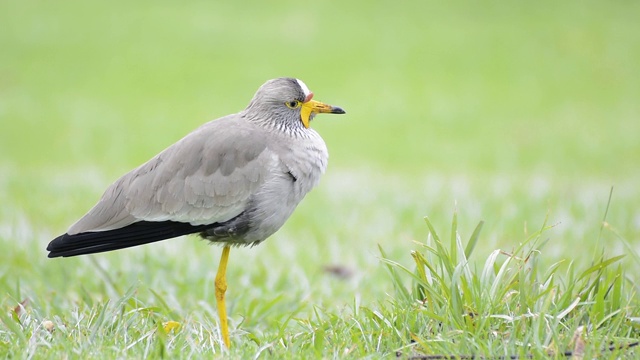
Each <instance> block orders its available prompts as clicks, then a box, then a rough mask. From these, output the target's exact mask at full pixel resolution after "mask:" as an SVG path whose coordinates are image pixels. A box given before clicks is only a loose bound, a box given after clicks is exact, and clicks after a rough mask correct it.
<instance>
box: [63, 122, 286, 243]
mask: <svg viewBox="0 0 640 360" xmlns="http://www.w3.org/2000/svg"><path fill="white" fill-rule="evenodd" d="M279 169H280V167H279V158H278V156H277V155H276V154H275V153H274V152H273V151H272V150H271V149H269V147H268V146H267V141H266V139H265V138H264V135H259V134H258V133H257V132H256V129H255V128H254V127H253V125H252V124H250V123H247V122H246V121H244V120H243V119H242V118H239V117H237V116H236V115H231V116H228V117H225V118H222V119H220V120H216V121H212V122H209V123H207V124H205V125H203V126H201V127H200V128H198V129H196V130H195V131H194V132H192V133H191V134H189V135H187V136H186V137H184V138H183V139H182V140H180V141H178V142H177V143H175V144H174V145H172V146H170V147H169V148H167V149H166V150H164V151H163V152H161V153H160V154H158V155H157V156H156V157H154V158H152V159H151V160H149V161H148V162H147V163H145V164H143V165H141V166H140V167H138V168H136V169H134V170H132V171H131V172H129V173H127V174H125V175H124V176H123V177H121V178H120V179H118V180H117V181H116V182H115V183H113V184H112V185H111V186H110V187H109V188H108V189H107V190H106V191H105V193H104V195H103V196H102V198H101V199H100V201H99V202H98V204H96V206H94V207H93V208H92V209H91V210H90V211H89V212H88V213H87V214H86V215H85V216H84V217H83V218H81V219H80V220H79V221H78V222H76V223H75V224H73V225H72V226H71V227H70V228H69V231H68V233H69V234H76V233H81V232H87V231H94V232H95V231H106V230H112V229H117V228H120V227H123V226H127V225H129V224H132V223H135V222H139V221H175V222H184V223H190V224H191V225H203V224H212V223H216V222H224V221H227V220H229V219H232V218H234V217H236V216H238V215H239V214H240V213H242V212H243V211H244V210H245V209H246V207H247V206H248V204H249V201H250V200H251V197H252V195H253V194H255V193H256V192H257V191H258V189H260V187H261V186H262V185H263V184H264V183H265V182H266V181H268V179H269V178H270V176H273V172H274V171H276V170H279Z"/></svg>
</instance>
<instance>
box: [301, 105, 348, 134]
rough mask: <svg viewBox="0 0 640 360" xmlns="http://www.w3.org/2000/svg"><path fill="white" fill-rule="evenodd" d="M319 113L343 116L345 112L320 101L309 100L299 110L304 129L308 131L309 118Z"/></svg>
mask: <svg viewBox="0 0 640 360" xmlns="http://www.w3.org/2000/svg"><path fill="white" fill-rule="evenodd" d="M319 113H329V114H345V113H346V112H345V111H344V110H342V109H341V108H339V107H337V106H331V105H327V104H324V103H321V102H320V101H315V100H309V101H307V102H305V103H302V108H301V109H300V118H301V120H302V124H303V125H304V127H306V128H307V129H308V128H309V122H311V118H312V117H313V116H315V115H316V114H319Z"/></svg>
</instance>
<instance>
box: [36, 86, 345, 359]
mask: <svg viewBox="0 0 640 360" xmlns="http://www.w3.org/2000/svg"><path fill="white" fill-rule="evenodd" d="M312 97H313V93H312V92H311V91H309V88H308V87H307V86H306V85H305V84H304V83H303V82H302V81H301V80H298V79H293V78H278V79H273V80H269V81H267V82H266V83H265V84H263V85H262V86H261V87H260V88H259V89H258V91H257V92H256V93H255V95H254V97H253V99H252V100H251V102H249V105H248V106H247V107H246V109H244V110H243V111H241V112H239V113H237V114H232V115H228V116H225V117H222V118H220V119H217V120H213V121H210V122H208V123H205V124H204V125H202V126H200V127H199V128H198V129H196V130H195V131H193V132H192V133H190V134H188V135H187V136H185V137H184V138H182V139H181V140H179V141H178V142H177V143H175V144H173V145H171V146H170V147H168V148H167V149H165V150H164V151H162V152H161V153H160V154H158V155H156V156H155V157H154V158H152V159H151V160H149V161H147V162H146V163H144V164H142V165H141V166H139V167H138V168H136V169H134V170H132V171H130V172H129V173H127V174H125V175H124V176H122V177H121V178H120V179H118V180H116V182H114V183H113V184H112V185H111V186H109V187H108V188H107V190H106V191H105V193H104V194H103V195H102V198H101V199H100V200H99V201H98V203H97V204H96V205H95V206H94V207H93V208H92V209H91V210H89V212H88V213H87V214H86V215H84V216H83V217H82V218H81V219H80V220H78V221H77V222H76V223H75V224H73V225H71V227H70V228H69V230H68V231H67V232H66V233H65V234H63V235H61V236H59V237H57V238H55V239H54V240H52V241H51V242H50V243H49V245H48V247H47V250H48V251H49V257H60V256H62V257H67V256H76V255H84V254H92V253H99V252H104V251H112V250H118V249H123V248H127V247H132V246H137V245H143V244H147V243H151V242H156V241H160V240H165V239H170V238H174V237H177V236H181V235H187V234H198V235H199V236H200V237H202V238H204V239H206V240H209V241H211V242H214V243H223V245H224V248H223V251H222V257H221V259H220V265H219V267H218V273H217V276H216V280H215V285H216V286H215V289H216V300H217V305H218V313H219V316H220V329H221V335H222V338H223V341H224V343H225V345H226V346H227V348H229V347H230V340H229V331H228V326H227V316H226V307H225V303H224V293H225V291H226V288H227V284H226V275H225V274H226V266H227V260H228V257H229V250H230V246H242V245H257V244H259V243H260V242H262V241H264V240H265V239H266V238H268V237H269V236H271V235H272V234H273V233H275V232H276V231H277V230H278V229H279V228H280V227H281V226H282V225H283V224H284V223H285V221H286V220H287V219H288V218H289V216H290V215H291V213H292V212H293V210H294V209H295V208H296V206H297V205H298V203H300V201H301V200H302V198H303V197H304V196H305V195H306V194H307V193H308V192H309V191H310V190H311V189H312V188H313V187H314V186H316V185H317V184H318V182H319V180H320V176H321V175H322V174H323V173H324V171H325V169H326V166H327V160H328V152H327V147H326V145H325V143H324V141H323V140H322V138H321V137H320V135H319V134H318V133H317V132H316V131H315V130H313V129H311V128H310V127H309V125H310V122H311V120H312V119H313V118H314V116H315V115H316V114H318V113H331V114H344V113H345V111H344V110H342V109H341V108H339V107H336V106H331V105H326V104H323V103H321V102H318V101H315V100H312Z"/></svg>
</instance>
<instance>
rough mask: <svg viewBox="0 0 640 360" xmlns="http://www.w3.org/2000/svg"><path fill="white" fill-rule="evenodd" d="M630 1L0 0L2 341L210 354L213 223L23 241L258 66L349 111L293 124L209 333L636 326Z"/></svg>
mask: <svg viewBox="0 0 640 360" xmlns="http://www.w3.org/2000/svg"><path fill="white" fill-rule="evenodd" d="M639 15H640V7H639V5H638V4H636V3H599V2H591V1H588V2H586V3H585V2H573V1H569V2H563V3H556V2H550V1H549V2H546V1H543V2H537V3H532V4H525V3H519V4H509V5H506V4H497V3H496V4H486V3H485V4H480V3H477V4H469V3H462V2H460V3H456V2H454V3H451V2H446V3H437V2H428V1H412V2H409V3H404V4H397V5H392V4H390V3H389V4H384V3H365V2H349V3H345V2H338V1H328V2H321V3H309V4H304V3H300V2H281V3H279V4H269V3H266V2H265V3H263V2H249V3H244V4H237V5H231V4H226V5H225V4H216V3H215V2H204V1H201V2H191V3H188V4H186V3H171V2H145V1H142V2H108V3H102V2H80V3H77V2H70V1H62V2H55V3H54V2H45V1H14V0H9V1H5V2H3V3H2V4H0V248H1V249H2V250H3V251H2V252H0V306H1V308H0V358H38V359H39V358H51V359H57V358H61V357H65V356H66V357H67V358H78V359H84V358H125V357H126V358H159V357H161V356H165V357H167V358H188V357H201V358H204V357H210V356H211V355H215V356H220V357H222V356H223V354H224V353H223V351H222V349H221V340H220V338H219V335H218V329H217V324H218V322H217V315H216V311H215V303H214V296H213V277H214V275H215V274H214V273H215V268H216V267H217V262H218V257H219V256H220V250H219V249H218V248H216V247H211V246H207V245H206V244H205V243H204V242H201V241H196V240H195V239H193V238H183V239H178V240H172V241H167V242H164V243H158V244H154V245H152V246H146V247H140V248H136V249H129V250H125V251H120V252H116V253H112V254H100V255H94V256H90V257H81V258H70V259H62V260H60V259H57V260H49V259H47V258H46V251H44V248H45V246H46V244H47V243H48V241H49V240H51V239H52V238H53V237H55V236H57V235H59V234H60V233H62V232H64V231H65V230H66V228H67V227H68V226H69V224H71V223H72V222H73V221H75V220H76V219H77V218H78V217H79V216H80V215H82V214H83V213H84V212H85V211H86V210H88V208H89V207H90V206H92V205H93V204H94V202H95V201H96V200H97V199H98V197H99V196H100V194H101V192H102V191H103V190H104V189H105V188H106V186H108V184H109V183H110V182H111V181H113V180H115V179H116V178H117V177H118V176H120V175H121V174H123V173H124V172H126V171H128V170H129V169H131V168H133V167H135V166H137V165H139V164H140V163H142V162H143V161H146V160H147V159H148V158H150V157H151V156H153V155H154V154H156V153H157V152H158V151H160V150H162V149H163V148H164V147H166V146H168V145H169V144H171V143H172V142H174V141H176V140H177V139H179V138H180V137H182V136H183V135H185V134H186V133H188V132H189V131H191V130H192V129H194V128H195V127H197V126H198V125H199V124H201V123H202V122H204V121H207V120H209V119H213V118H216V117H219V116H222V115H226V114H228V113H231V112H236V111H238V110H240V109H242V108H243V107H244V106H245V105H246V103H247V102H248V101H249V99H250V97H251V95H252V94H253V92H254V91H255V90H256V88H257V87H258V86H259V85H260V84H262V83H263V82H264V81H265V80H267V79H269V78H273V77H277V76H295V77H299V78H301V79H303V80H304V81H305V82H306V83H307V84H308V85H309V86H310V88H311V89H312V90H313V91H314V93H315V94H316V98H317V99H320V100H323V101H325V102H328V103H331V104H335V105H339V106H341V107H344V108H345V109H346V110H347V112H348V114H347V115H345V116H341V117H331V116H324V117H318V118H317V121H314V123H313V126H314V127H315V128H316V129H317V130H318V131H319V132H320V133H321V134H322V136H323V137H324V138H325V140H326V142H327V145H328V148H329V150H330V153H331V159H330V165H329V169H328V172H327V174H326V176H325V177H324V178H323V181H322V182H321V185H320V187H318V188H317V189H315V190H314V191H313V192H312V193H311V194H309V196H308V197H307V198H306V199H305V201H304V202H303V203H302V204H301V205H300V207H299V208H298V209H297V210H296V212H295V213H294V215H293V216H292V218H291V219H290V221H289V222H288V223H287V224H286V225H285V227H284V228H283V229H282V230H281V231H279V232H278V233H277V234H276V235H274V236H273V237H272V238H271V239H269V241H267V242H265V243H264V244H262V245H260V246H258V247H256V248H250V249H234V250H233V251H232V252H231V257H230V263H229V269H228V276H229V290H228V294H227V296H228V306H229V314H230V324H231V332H232V333H231V335H232V342H233V345H234V348H233V349H232V351H231V352H230V354H229V355H230V356H231V357H232V358H256V357H271V358H334V357H335V358H342V357H350V358H363V357H364V358H380V357H395V356H396V352H401V353H402V356H404V357H411V356H417V357H419V356H421V354H452V355H453V354H484V355H511V354H520V355H525V354H534V355H535V356H538V357H540V356H543V355H545V354H548V353H549V352H550V351H553V352H555V353H559V352H563V351H566V350H572V349H574V348H575V347H576V341H575V340H574V341H573V342H572V339H573V338H574V335H575V334H579V336H578V339H579V341H578V343H583V344H584V348H585V350H584V351H585V358H589V357H592V356H595V355H596V353H597V352H599V351H600V350H601V349H603V348H606V347H608V346H609V342H613V343H615V344H623V343H628V342H631V341H633V339H637V338H638V337H640V334H639V333H638V332H639V325H638V319H639V318H640V315H639V314H638V309H639V308H640V304H639V303H638V295H637V291H638V286H637V285H636V284H637V282H638V277H637V275H636V274H638V273H639V271H640V259H639V257H638V256H639V255H638V253H639V252H640V250H638V236H639V235H640V188H639V186H638V184H640V167H639V166H638V160H639V159H640V142H639V141H638V140H637V138H638V134H640V121H638V119H640V102H638V99H640V65H639V64H640V26H639V25H637V18H638V16H639ZM611 187H613V193H612V196H611V198H609V196H610V189H611ZM454 213H457V215H456V218H455V220H454V221H452V220H451V214H454ZM425 215H426V216H428V219H429V222H428V224H425V223H424V222H423V221H422V219H423V217H424V216H425ZM481 220H483V221H484V222H483V227H482V230H481V231H480V232H474V229H475V228H476V225H477V224H478V223H479V222H480V221H481ZM603 220H604V222H603ZM456 234H459V237H458V236H456ZM469 244H471V245H469ZM380 249H382V253H381V251H380ZM620 255H626V256H625V257H623V258H619V256H620ZM467 260H468V261H467ZM609 260H611V261H609ZM327 268H331V269H334V270H335V269H337V270H342V271H343V273H344V274H346V275H340V273H339V272H338V273H336V272H335V271H333V272H332V271H328V270H327ZM25 300H27V301H26V302H25V303H24V306H23V309H19V308H18V310H16V308H17V307H18V305H19V304H20V303H21V302H23V301H25ZM46 321H51V322H52V323H53V328H54V329H55V330H54V331H53V332H52V333H50V332H49V331H47V330H46V329H45V328H44V325H43V322H46ZM167 321H177V322H179V323H180V324H181V327H180V328H179V329H174V330H172V331H170V332H169V333H165V331H164V329H163V327H162V324H164V323H165V322H167ZM46 324H48V323H46ZM635 355H637V350H636V351H635V352H634V351H633V350H616V351H614V352H612V353H607V354H606V355H605V356H604V357H605V358H609V357H611V358H615V357H625V356H626V357H629V358H634V356H635Z"/></svg>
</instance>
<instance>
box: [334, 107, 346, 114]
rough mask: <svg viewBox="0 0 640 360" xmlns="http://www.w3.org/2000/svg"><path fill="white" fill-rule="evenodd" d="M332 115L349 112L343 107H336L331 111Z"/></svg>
mask: <svg viewBox="0 0 640 360" xmlns="http://www.w3.org/2000/svg"><path fill="white" fill-rule="evenodd" d="M331 113H332V114H346V113H347V112H346V111H344V110H343V109H342V108H341V107H337V106H334V107H333V108H332V109H331Z"/></svg>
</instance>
